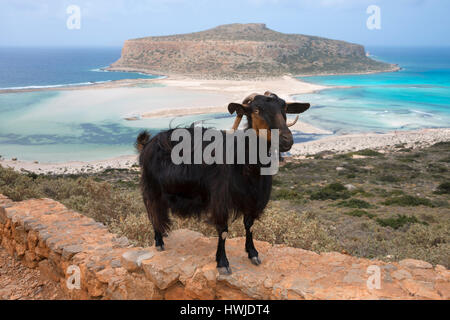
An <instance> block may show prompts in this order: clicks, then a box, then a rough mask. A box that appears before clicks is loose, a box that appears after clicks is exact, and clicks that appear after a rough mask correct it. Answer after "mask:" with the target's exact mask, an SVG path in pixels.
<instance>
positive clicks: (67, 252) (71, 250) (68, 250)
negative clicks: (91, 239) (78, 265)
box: [62, 245, 83, 260]
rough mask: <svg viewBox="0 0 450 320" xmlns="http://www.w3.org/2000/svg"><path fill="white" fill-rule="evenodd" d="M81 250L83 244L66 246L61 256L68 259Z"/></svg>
mask: <svg viewBox="0 0 450 320" xmlns="http://www.w3.org/2000/svg"><path fill="white" fill-rule="evenodd" d="M81 251H83V246H81V245H71V246H66V247H64V248H63V250H62V258H63V259H66V260H69V259H70V258H72V257H73V256H74V255H75V254H77V253H80V252H81Z"/></svg>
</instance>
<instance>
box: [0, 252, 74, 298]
mask: <svg viewBox="0 0 450 320" xmlns="http://www.w3.org/2000/svg"><path fill="white" fill-rule="evenodd" d="M65 299H67V298H66V295H65V294H64V292H63V291H62V290H61V288H60V287H59V286H58V285H57V284H56V283H54V282H52V281H48V280H44V279H41V273H40V271H39V270H38V269H29V268H27V267H25V266H24V265H23V264H22V263H21V262H20V261H17V260H15V259H14V258H12V257H11V256H10V255H8V253H7V252H6V251H5V249H3V248H1V247H0V300H65Z"/></svg>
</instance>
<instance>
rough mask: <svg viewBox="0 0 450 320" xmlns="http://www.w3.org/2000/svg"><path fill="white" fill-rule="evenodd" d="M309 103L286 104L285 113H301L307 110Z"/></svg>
mask: <svg viewBox="0 0 450 320" xmlns="http://www.w3.org/2000/svg"><path fill="white" fill-rule="evenodd" d="M310 106H311V105H310V104H309V103H300V102H292V103H286V113H296V114H298V113H303V112H305V111H306V110H308V109H309V107H310Z"/></svg>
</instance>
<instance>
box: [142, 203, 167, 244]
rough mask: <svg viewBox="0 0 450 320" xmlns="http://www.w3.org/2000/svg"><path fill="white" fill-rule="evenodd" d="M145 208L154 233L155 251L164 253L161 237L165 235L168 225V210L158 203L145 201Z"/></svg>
mask: <svg viewBox="0 0 450 320" xmlns="http://www.w3.org/2000/svg"><path fill="white" fill-rule="evenodd" d="M145 206H146V207H147V214H148V218H149V219H150V221H151V222H152V225H153V230H154V232H155V247H156V250H158V251H164V240H163V235H165V234H166V229H167V228H168V226H169V225H170V220H169V214H168V213H169V209H168V207H167V206H166V205H165V204H163V203H162V202H160V201H155V202H150V201H149V200H146V201H145Z"/></svg>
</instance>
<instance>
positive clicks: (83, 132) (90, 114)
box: [0, 48, 450, 162]
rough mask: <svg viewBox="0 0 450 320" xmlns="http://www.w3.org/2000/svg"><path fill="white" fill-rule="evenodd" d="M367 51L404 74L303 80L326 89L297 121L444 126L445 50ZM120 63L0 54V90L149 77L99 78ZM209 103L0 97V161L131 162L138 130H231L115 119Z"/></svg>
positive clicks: (448, 119)
mask: <svg viewBox="0 0 450 320" xmlns="http://www.w3.org/2000/svg"><path fill="white" fill-rule="evenodd" d="M369 51H370V53H371V54H372V55H373V56H374V57H375V58H376V59H380V60H385V61H388V62H390V63H397V64H399V65H400V66H401V67H402V70H401V71H400V72H394V73H381V74H372V75H355V76H326V77H306V78H302V80H304V81H310V82H314V83H319V84H323V85H329V86H333V89H326V90H323V91H320V92H317V93H313V94H306V95H301V96H296V97H295V98H296V99H298V100H301V101H308V102H311V104H312V108H311V109H310V110H308V112H306V113H304V114H302V120H303V121H305V122H308V123H311V124H312V125H314V126H317V127H320V128H323V129H326V130H330V131H333V132H335V133H336V134H344V133H351V132H367V131H371V132H385V131H389V130H407V129H417V128H437V127H449V126H450V49H442V48H401V49H399V48H369ZM119 56H120V48H110V49H89V48H86V49H77V50H67V49H48V48H47V49H25V48H22V49H7V50H4V49H1V48H0V88H11V87H46V86H59V85H68V84H69V85H77V84H80V83H91V82H104V81H111V80H118V79H126V78H151V77H155V76H149V75H142V74H137V73H122V72H101V68H102V67H105V66H107V65H109V64H111V63H112V62H114V61H115V60H116V59H118V58H119ZM33 57H34V58H33ZM335 87H337V88H335ZM153 89H154V90H153ZM268 89H269V88H268ZM171 92H173V91H171ZM213 99H216V96H215V95H213V94H208V93H205V92H202V93H200V92H199V93H195V92H192V91H191V92H187V91H179V92H178V91H177V92H175V93H172V94H171V95H167V92H166V91H164V90H161V88H158V86H156V85H149V84H146V85H137V86H135V87H133V88H116V89H105V91H104V92H103V93H102V94H99V91H98V90H97V89H96V90H73V91H57V90H56V91H36V92H23V93H7V94H0V156H3V157H5V158H12V157H17V158H19V159H20V160H29V161H33V160H38V161H40V162H65V161H77V160H81V161H88V160H99V159H105V158H111V157H116V156H121V155H129V154H132V153H133V152H134V151H133V142H134V140H135V137H136V135H137V133H138V132H139V131H140V130H141V129H142V128H146V129H150V131H152V132H157V131H160V130H163V129H165V128H168V127H169V125H171V126H178V125H180V126H185V125H189V124H190V123H192V122H194V121H198V120H206V121H205V123H204V124H205V125H206V126H211V127H217V128H228V127H231V124H232V122H233V117H231V116H230V115H228V114H225V113H224V114H214V115H200V116H189V117H178V118H176V119H170V118H164V119H146V120H140V121H126V120H124V119H123V118H124V117H125V116H127V115H132V114H140V113H142V112H145V111H149V110H151V109H160V108H166V107H167V108H170V107H176V106H178V107H179V106H180V105H183V106H186V107H189V106H191V104H192V103H193V101H196V103H197V102H198V101H200V102H201V103H202V104H203V105H205V106H206V105H210V102H211V101H213ZM223 104H224V105H225V102H223ZM192 106H195V105H192ZM321 137H323V135H313V134H297V135H296V136H295V137H294V139H295V141H296V142H301V141H309V140H314V139H320V138H321Z"/></svg>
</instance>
